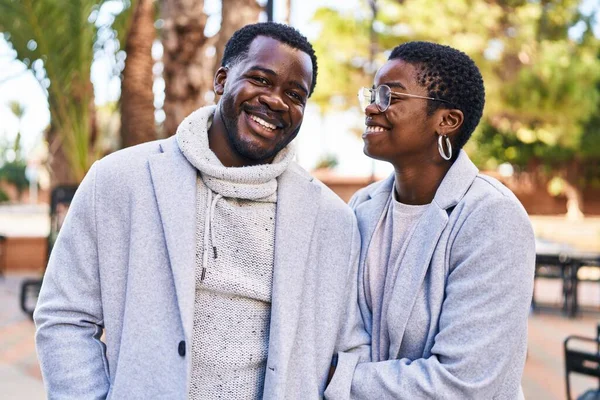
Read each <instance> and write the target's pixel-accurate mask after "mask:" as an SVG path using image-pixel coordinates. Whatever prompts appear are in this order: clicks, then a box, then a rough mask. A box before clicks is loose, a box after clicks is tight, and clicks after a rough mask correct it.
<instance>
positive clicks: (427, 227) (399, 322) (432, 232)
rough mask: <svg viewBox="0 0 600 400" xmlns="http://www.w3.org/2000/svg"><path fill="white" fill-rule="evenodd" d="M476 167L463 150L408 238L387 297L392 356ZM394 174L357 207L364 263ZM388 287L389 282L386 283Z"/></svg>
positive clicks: (385, 312)
mask: <svg viewBox="0 0 600 400" xmlns="http://www.w3.org/2000/svg"><path fill="white" fill-rule="evenodd" d="M477 174H478V170H477V167H475V165H474V164H473V163H472V162H471V160H470V159H469V157H468V156H467V154H466V153H465V152H464V151H463V150H461V151H460V154H459V156H458V158H457V159H456V161H455V162H454V164H453V165H452V167H450V169H449V170H448V172H447V173H446V176H445V177H444V179H443V180H442V182H441V184H440V186H439V188H438V190H437V191H436V194H435V196H434V198H433V201H432V203H431V205H430V206H429V207H428V208H427V210H426V211H425V213H424V214H423V215H422V216H421V218H420V219H419V221H418V223H417V226H416V227H415V229H414V230H413V232H412V235H411V236H410V237H409V238H408V239H407V240H408V244H407V247H406V251H405V253H404V256H403V257H402V259H399V260H397V262H396V265H395V266H394V270H395V271H396V272H397V271H398V270H399V265H398V264H400V263H402V265H403V268H402V273H397V274H396V275H395V276H392V277H391V278H392V279H393V281H392V285H390V287H391V291H390V292H389V293H387V294H384V296H386V297H387V296H390V297H389V301H385V300H384V304H388V305H390V307H388V308H387V310H384V316H385V318H386V319H387V326H388V330H389V331H390V332H393V334H391V335H390V349H389V356H390V357H396V356H397V355H398V353H399V351H400V346H401V344H402V338H403V336H404V332H405V329H406V324H407V322H408V319H409V317H410V315H411V312H412V309H413V307H414V304H415V301H416V299H417V296H418V293H419V291H420V290H421V286H422V284H423V280H424V278H425V275H426V273H427V270H428V269H429V265H430V262H431V258H432V256H433V253H434V251H435V248H436V246H437V243H438V240H439V238H440V236H441V234H442V232H443V230H444V228H445V227H446V225H447V223H448V218H449V213H450V212H451V209H452V208H453V207H454V206H456V205H457V204H458V202H459V201H460V200H461V199H462V198H463V197H464V195H465V194H466V192H467V190H468V189H469V187H470V186H471V184H472V183H473V181H474V180H475V178H476V177H477ZM393 183H394V175H393V174H392V175H391V176H390V177H388V178H387V179H386V180H384V181H382V182H381V183H380V184H379V185H378V186H377V187H376V188H374V189H373V191H372V193H371V194H370V195H369V200H367V201H365V202H364V203H362V204H360V205H359V206H358V207H357V208H356V214H357V217H358V220H359V225H362V226H361V231H362V232H363V235H362V236H363V243H368V246H363V249H362V251H361V266H362V270H364V268H365V266H364V265H363V264H364V262H365V260H366V253H367V250H368V249H369V248H370V246H371V241H372V239H373V234H374V232H375V229H376V227H377V225H378V223H379V221H381V219H382V218H383V215H384V211H385V206H386V204H387V200H388V199H389V196H390V194H391V191H392V190H393ZM386 286H387V285H386Z"/></svg>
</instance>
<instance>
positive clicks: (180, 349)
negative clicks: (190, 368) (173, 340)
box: [177, 340, 185, 357]
mask: <svg viewBox="0 0 600 400" xmlns="http://www.w3.org/2000/svg"><path fill="white" fill-rule="evenodd" d="M177 351H178V352H179V355H180V356H181V357H183V356H185V340H182V341H181V342H179V347H178V348H177Z"/></svg>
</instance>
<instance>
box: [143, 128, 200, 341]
mask: <svg viewBox="0 0 600 400" xmlns="http://www.w3.org/2000/svg"><path fill="white" fill-rule="evenodd" d="M160 147H161V150H162V152H161V153H158V154H155V155H153V156H152V157H151V158H150V160H149V164H150V173H151V175H152V183H153V185H154V193H155V196H156V202H157V203H158V211H159V213H160V218H161V221H162V225H163V230H164V234H165V242H166V245H167V252H168V255H169V260H170V262H171V269H172V271H173V278H174V282H175V291H176V295H177V303H178V305H179V312H180V315H181V323H182V325H183V330H184V333H185V339H186V341H187V342H188V343H190V344H191V339H192V329H193V323H194V321H193V317H194V296H195V282H196V280H195V268H196V261H195V252H196V176H197V171H196V169H195V168H194V167H193V166H192V165H191V164H190V163H189V162H188V161H187V159H186V158H185V157H184V156H183V154H182V153H181V151H180V150H179V147H178V146H177V143H176V141H175V137H173V136H172V137H170V138H169V139H166V140H164V141H162V142H161V144H160Z"/></svg>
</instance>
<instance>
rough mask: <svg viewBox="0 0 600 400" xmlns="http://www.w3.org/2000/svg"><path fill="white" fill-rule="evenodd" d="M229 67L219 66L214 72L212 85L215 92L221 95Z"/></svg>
mask: <svg viewBox="0 0 600 400" xmlns="http://www.w3.org/2000/svg"><path fill="white" fill-rule="evenodd" d="M228 72H229V69H228V68H227V67H220V68H219V69H218V70H217V72H216V73H215V79H214V82H213V87H214V90H215V93H216V94H218V95H219V96H221V95H222V94H223V93H224V92H225V83H226V82H227V73H228Z"/></svg>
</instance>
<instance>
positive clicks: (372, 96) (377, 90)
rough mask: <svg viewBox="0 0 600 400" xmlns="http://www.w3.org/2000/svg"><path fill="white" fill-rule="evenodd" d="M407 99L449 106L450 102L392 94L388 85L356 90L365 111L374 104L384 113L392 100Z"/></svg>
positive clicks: (398, 93)
mask: <svg viewBox="0 0 600 400" xmlns="http://www.w3.org/2000/svg"><path fill="white" fill-rule="evenodd" d="M409 97H413V98H415V99H425V100H433V101H441V102H443V103H448V104H450V102H449V101H447V100H443V99H436V98H435V97H426V96H418V95H416V94H409V93H402V92H392V89H390V87H389V86H388V85H379V86H377V87H373V88H372V89H369V88H366V87H363V88H360V89H359V90H358V101H359V103H360V106H361V107H362V109H363V110H366V108H367V107H368V106H369V105H371V104H373V103H375V105H376V106H377V109H378V110H379V111H380V112H384V111H385V110H387V109H388V107H389V106H390V104H392V98H394V99H404V98H409Z"/></svg>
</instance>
